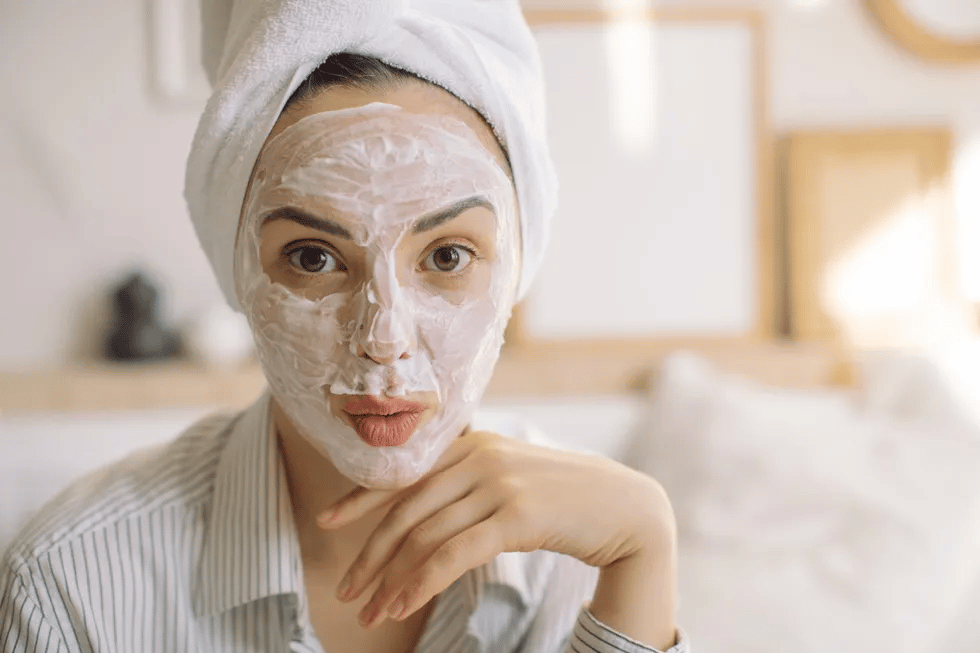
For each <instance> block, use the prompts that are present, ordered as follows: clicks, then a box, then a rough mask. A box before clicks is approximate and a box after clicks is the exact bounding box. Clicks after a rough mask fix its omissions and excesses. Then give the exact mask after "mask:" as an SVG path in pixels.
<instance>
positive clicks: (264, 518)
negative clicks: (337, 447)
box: [194, 393, 302, 616]
mask: <svg viewBox="0 0 980 653" xmlns="http://www.w3.org/2000/svg"><path fill="white" fill-rule="evenodd" d="M269 403H270V397H269V395H268V394H267V393H266V394H263V396H262V397H260V398H259V400H258V401H256V402H255V403H254V404H253V405H252V406H251V407H250V408H248V409H246V410H245V412H243V413H242V414H241V415H239V417H238V418H237V420H236V421H235V422H234V423H233V424H232V425H231V427H230V429H231V430H230V433H229V434H228V435H227V441H226V442H225V445H224V448H223V450H222V452H221V455H220V457H219V459H218V464H217V469H216V470H215V477H214V494H213V496H212V499H211V507H210V510H209V511H208V514H207V516H206V517H205V522H206V529H205V535H204V543H203V550H202V554H201V564H200V575H199V577H198V586H197V592H196V594H195V603H194V609H195V613H196V614H198V615H199V616H203V615H211V614H218V613H220V612H224V611H226V610H230V609H231V608H234V607H237V606H240V605H244V604H246V603H249V602H252V601H255V600H257V599H260V598H264V597H267V596H273V595H277V594H290V593H297V592H299V591H300V590H301V587H302V579H301V575H300V574H301V569H300V553H299V539H298V536H297V534H296V528H295V525H294V523H293V514H292V506H291V503H290V499H289V489H288V487H287V485H286V475H285V470H284V469H283V466H282V461H281V459H280V457H279V448H278V446H277V443H276V438H274V437H273V432H274V431H273V428H272V422H271V415H270V412H271V411H270V410H269Z"/></svg>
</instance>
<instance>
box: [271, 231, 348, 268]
mask: <svg viewBox="0 0 980 653" xmlns="http://www.w3.org/2000/svg"><path fill="white" fill-rule="evenodd" d="M304 249H319V250H322V251H324V252H326V253H327V256H330V257H331V258H333V259H334V260H335V261H336V262H337V270H334V271H335V272H346V271H347V266H346V265H344V261H343V259H341V258H340V255H339V254H337V252H336V251H334V249H333V248H332V247H330V246H329V245H327V244H326V243H324V242H322V241H319V240H300V241H295V242H292V243H289V244H288V245H286V247H285V249H284V250H283V253H282V258H283V262H284V263H285V265H286V267H287V269H288V270H289V271H290V272H292V273H294V274H298V275H300V276H304V277H310V276H313V275H315V274H321V273H320V272H308V271H306V270H303V269H302V268H298V267H296V266H295V265H294V264H293V262H292V261H291V260H290V259H292V257H293V255H294V254H296V253H297V252H301V251H303V250H304Z"/></svg>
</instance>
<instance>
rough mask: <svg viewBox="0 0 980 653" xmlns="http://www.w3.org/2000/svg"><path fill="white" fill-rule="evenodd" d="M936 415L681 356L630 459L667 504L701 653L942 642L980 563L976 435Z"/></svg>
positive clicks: (665, 374)
mask: <svg viewBox="0 0 980 653" xmlns="http://www.w3.org/2000/svg"><path fill="white" fill-rule="evenodd" d="M937 424H939V422H927V421H924V420H921V419H918V420H909V419H904V418H901V417H896V416H895V415H890V414H885V413H880V412H871V411H868V410H863V409H859V407H858V404H857V403H856V402H855V401H854V399H853V397H852V395H851V394H850V393H847V392H845V391H842V390H841V391H836V390H818V391H801V390H786V389H773V388H764V387H761V386H759V385H757V384H754V383H751V382H748V381H743V380H739V379H736V378H733V377H728V376H725V375H722V374H720V373H718V372H717V371H715V370H714V369H713V368H712V367H711V365H710V364H709V363H707V362H706V361H704V360H702V359H700V358H698V357H697V356H695V355H693V354H685V353H680V354H676V355H674V356H671V357H669V358H668V359H667V360H666V361H665V364H664V368H663V371H662V373H661V375H660V380H659V383H657V384H656V385H655V387H654V390H653V392H652V396H651V398H650V403H649V407H648V413H647V416H646V420H645V422H644V426H643V428H642V430H641V432H639V433H638V436H637V438H636V440H635V441H634V448H633V450H632V452H631V453H632V456H631V458H630V461H631V463H632V464H633V465H634V466H635V467H637V468H638V469H640V470H641V471H644V472H647V473H649V474H651V475H652V476H654V477H655V478H657V479H658V480H659V481H660V482H661V483H662V484H663V485H664V487H665V488H666V490H667V492H668V494H669V495H670V497H671V501H672V503H673V506H674V511H675V514H676V518H677V521H678V531H679V538H680V560H679V564H680V588H679V592H680V603H679V611H678V619H679V620H680V622H681V623H683V624H684V627H685V629H686V630H687V631H688V632H689V633H690V634H691V637H692V641H695V642H697V645H698V650H699V651H701V652H707V653H713V652H715V651H717V652H718V653H721V652H722V651H724V652H725V653H741V652H743V651H744V652H749V651H751V652H753V653H767V652H769V651H773V652H775V651H780V652H784V651H792V652H794V653H808V652H810V651H813V652H817V651H820V652H824V651H828V650H833V651H840V652H843V651H860V652H861V653H866V652H870V651H875V652H877V651H889V653H902V652H905V651H909V652H911V651H916V653H920V652H921V651H928V650H930V648H933V649H934V648H935V646H938V644H939V642H938V641H936V640H938V638H939V637H940V636H941V634H942V633H943V632H944V630H945V629H946V628H947V627H948V626H949V624H950V622H951V620H952V619H953V617H954V615H955V613H956V610H957V608H958V607H959V605H960V603H961V602H962V600H963V598H964V595H965V593H966V591H967V588H968V586H969V583H970V581H971V580H972V579H973V577H974V576H975V575H976V574H977V570H978V555H977V553H976V552H977V551H978V550H980V532H978V528H977V525H978V524H980V437H978V434H977V433H976V432H975V430H973V429H968V428H966V426H965V425H964V424H963V422H961V421H960V422H952V421H950V422H947V423H942V424H939V426H937ZM951 424H956V426H955V428H954V427H952V426H951Z"/></svg>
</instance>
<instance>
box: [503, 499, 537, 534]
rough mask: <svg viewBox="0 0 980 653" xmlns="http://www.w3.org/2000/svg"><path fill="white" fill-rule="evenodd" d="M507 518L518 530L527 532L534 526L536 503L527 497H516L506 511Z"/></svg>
mask: <svg viewBox="0 0 980 653" xmlns="http://www.w3.org/2000/svg"><path fill="white" fill-rule="evenodd" d="M506 517H507V519H508V521H510V522H512V523H513V524H514V526H516V527H517V528H518V529H521V530H526V529H528V528H530V527H531V526H532V525H533V524H534V520H535V517H534V502H533V501H532V500H531V499H530V498H529V497H527V496H526V495H523V494H522V495H521V496H519V497H516V498H515V499H514V500H513V501H511V502H510V503H509V504H508V506H507V509H506Z"/></svg>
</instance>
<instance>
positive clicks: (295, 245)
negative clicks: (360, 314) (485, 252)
mask: <svg viewBox="0 0 980 653" xmlns="http://www.w3.org/2000/svg"><path fill="white" fill-rule="evenodd" d="M444 247H458V248H459V249H461V250H463V251H464V252H466V253H467V254H469V255H470V257H471V259H472V261H471V262H470V264H469V265H467V266H466V267H465V268H463V269H462V270H457V271H453V272H443V273H442V274H444V275H447V276H452V277H455V276H461V275H463V274H466V273H467V272H468V271H469V270H470V268H471V267H472V264H473V261H480V260H483V257H482V256H480V254H479V253H478V252H477V251H476V249H475V248H474V247H472V246H470V245H467V244H466V243H462V242H458V241H446V242H443V243H439V244H438V245H435V246H434V247H431V248H430V249H428V250H426V253H425V256H423V257H422V262H421V263H419V266H420V267H421V266H422V265H423V264H424V262H425V260H426V259H428V258H429V256H430V255H432V253H433V252H436V251H437V250H440V249H443V248H444ZM304 249H319V250H323V251H324V252H326V253H327V255H328V256H331V257H333V259H334V260H335V261H337V267H338V269H337V270H335V271H337V272H346V271H347V266H346V265H344V262H343V260H342V259H341V258H340V256H339V255H338V254H337V252H336V251H334V250H333V248H331V247H330V246H329V245H327V244H326V243H324V242H322V241H315V240H314V241H296V242H292V243H289V244H288V245H286V247H285V249H284V250H283V253H282V258H283V261H284V263H285V265H286V267H287V268H288V269H289V270H290V272H292V273H294V274H298V275H301V276H305V277H309V276H313V275H316V274H320V272H308V271H306V270H303V269H301V268H298V267H296V266H295V265H294V264H293V262H292V260H291V259H292V257H293V255H294V254H296V253H297V252H300V251H302V250H304ZM424 271H426V272H430V271H431V270H424Z"/></svg>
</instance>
